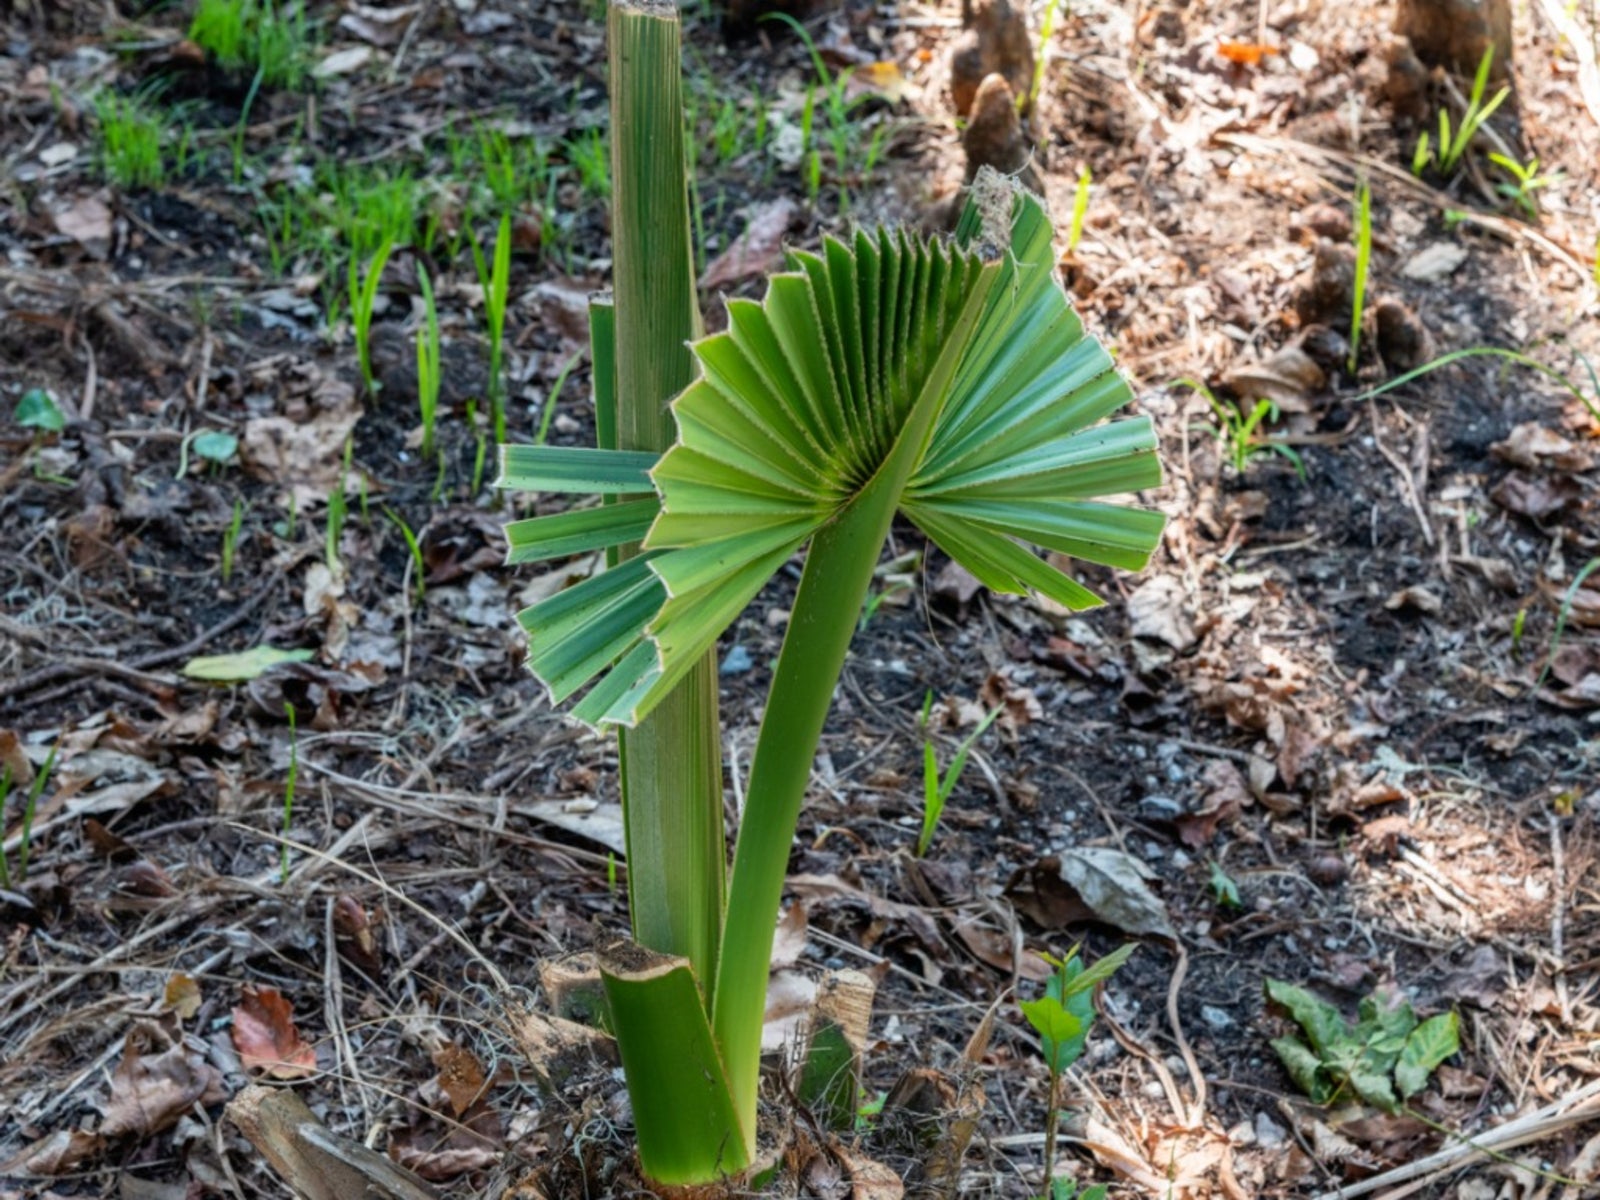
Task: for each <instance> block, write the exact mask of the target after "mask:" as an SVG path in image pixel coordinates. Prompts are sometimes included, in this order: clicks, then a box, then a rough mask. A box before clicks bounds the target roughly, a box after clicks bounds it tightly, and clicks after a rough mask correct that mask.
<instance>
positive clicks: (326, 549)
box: [322, 476, 349, 575]
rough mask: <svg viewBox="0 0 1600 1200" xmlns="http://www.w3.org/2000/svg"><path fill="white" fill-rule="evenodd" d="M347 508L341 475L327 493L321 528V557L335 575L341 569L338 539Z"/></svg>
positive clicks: (341, 535)
mask: <svg viewBox="0 0 1600 1200" xmlns="http://www.w3.org/2000/svg"><path fill="white" fill-rule="evenodd" d="M348 510H349V502H348V501H347V500H346V499H345V496H344V479H343V477H342V476H341V477H340V480H339V486H338V487H336V488H334V489H333V491H331V492H329V493H328V520H327V524H326V525H325V527H324V529H323V537H322V557H323V561H324V562H326V563H327V565H328V570H330V571H332V572H333V573H334V574H335V575H337V574H338V573H339V572H340V570H341V569H342V567H341V564H340V561H339V540H340V539H341V538H342V537H344V519H345V515H346V513H347V512H348Z"/></svg>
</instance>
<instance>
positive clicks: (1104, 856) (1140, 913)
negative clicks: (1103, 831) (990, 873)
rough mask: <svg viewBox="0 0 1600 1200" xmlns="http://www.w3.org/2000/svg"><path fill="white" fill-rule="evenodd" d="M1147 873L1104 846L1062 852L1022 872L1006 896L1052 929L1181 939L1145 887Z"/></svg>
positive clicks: (1133, 860)
mask: <svg viewBox="0 0 1600 1200" xmlns="http://www.w3.org/2000/svg"><path fill="white" fill-rule="evenodd" d="M1147 877H1148V871H1147V869H1146V868H1145V866H1144V865H1143V864H1142V863H1140V862H1139V861H1138V859H1136V858H1134V857H1133V856H1132V855H1129V854H1124V853H1123V852H1122V851H1120V850H1112V849H1110V848H1107V847H1102V846H1086V847H1082V848H1080V849H1076V850H1067V851H1063V852H1062V853H1061V855H1060V856H1058V857H1050V858H1042V859H1040V860H1039V861H1038V862H1037V863H1035V864H1034V865H1033V866H1032V867H1029V868H1025V869H1023V870H1021V871H1018V872H1017V873H1016V874H1015V875H1014V876H1012V879H1011V882H1010V883H1009V884H1007V886H1006V891H1007V894H1008V895H1009V896H1010V897H1011V898H1012V901H1013V902H1014V903H1015V904H1016V906H1017V907H1018V908H1019V909H1021V910H1022V911H1023V912H1025V913H1027V914H1028V915H1029V916H1030V917H1032V918H1033V919H1034V920H1035V921H1037V922H1038V923H1039V924H1040V925H1043V926H1044V927H1045V928H1047V929H1060V928H1062V927H1063V926H1066V925H1071V924H1075V923H1077V922H1081V921H1099V922H1100V923H1102V924H1104V925H1109V926H1111V927H1112V928H1113V929H1120V930H1122V931H1123V932H1124V933H1130V934H1135V935H1144V934H1148V935H1154V936H1156V937H1163V938H1167V939H1169V940H1172V941H1176V940H1177V936H1178V934H1177V931H1176V930H1175V929H1174V928H1173V927H1172V919H1171V917H1169V916H1168V915H1167V906H1166V905H1165V904H1163V903H1162V902H1161V901H1160V900H1159V899H1158V898H1157V897H1156V895H1155V893H1153V892H1152V891H1151V890H1150V888H1149V885H1148V884H1146V883H1145V879H1146V878H1147Z"/></svg>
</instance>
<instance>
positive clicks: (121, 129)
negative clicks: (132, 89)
mask: <svg viewBox="0 0 1600 1200" xmlns="http://www.w3.org/2000/svg"><path fill="white" fill-rule="evenodd" d="M94 115H95V123H96V125H97V126H98V134H99V143H100V150H99V162H100V171H101V174H103V175H104V176H105V178H106V179H107V180H108V181H109V182H110V183H112V184H113V185H115V186H116V187H119V188H123V189H125V190H135V189H139V188H156V187H160V186H161V185H162V184H163V183H165V182H166V179H167V166H166V161H165V159H164V158H163V157H162V154H161V142H162V137H163V130H162V122H161V119H160V118H159V117H157V116H156V115H155V114H154V113H153V112H151V111H150V109H149V107H148V104H147V101H146V100H145V99H144V98H143V97H139V96H118V95H117V94H116V93H114V92H101V93H100V94H99V95H97V96H96V97H95V98H94Z"/></svg>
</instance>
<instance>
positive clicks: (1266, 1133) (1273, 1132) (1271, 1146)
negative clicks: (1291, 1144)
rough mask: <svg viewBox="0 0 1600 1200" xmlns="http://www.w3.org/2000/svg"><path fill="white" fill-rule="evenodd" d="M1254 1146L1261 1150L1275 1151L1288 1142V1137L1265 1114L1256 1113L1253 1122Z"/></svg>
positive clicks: (1279, 1126)
mask: <svg viewBox="0 0 1600 1200" xmlns="http://www.w3.org/2000/svg"><path fill="white" fill-rule="evenodd" d="M1255 1130H1256V1144H1257V1145H1258V1146H1260V1147H1261V1148H1262V1149H1263V1150H1275V1149H1277V1148H1278V1147H1279V1146H1281V1145H1283V1144H1284V1142H1286V1141H1287V1140H1288V1137H1289V1135H1288V1134H1287V1133H1286V1132H1285V1131H1284V1128H1283V1126H1281V1125H1279V1124H1278V1123H1277V1122H1276V1121H1274V1120H1273V1119H1272V1118H1271V1117H1269V1116H1267V1114H1266V1113H1257V1114H1256V1120H1255Z"/></svg>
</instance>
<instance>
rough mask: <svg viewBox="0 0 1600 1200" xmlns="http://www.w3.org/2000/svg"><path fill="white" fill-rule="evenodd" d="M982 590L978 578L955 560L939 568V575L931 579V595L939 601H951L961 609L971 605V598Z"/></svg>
mask: <svg viewBox="0 0 1600 1200" xmlns="http://www.w3.org/2000/svg"><path fill="white" fill-rule="evenodd" d="M982 588H983V584H982V582H981V581H980V580H979V579H978V577H977V576H976V575H974V574H973V573H972V572H971V571H969V570H967V569H966V568H965V567H963V566H962V565H961V564H960V563H958V562H956V561H955V559H951V560H950V561H948V562H946V563H945V564H944V566H942V567H940V568H939V573H938V574H937V575H936V576H934V579H933V594H934V595H935V596H936V597H937V598H939V599H940V600H949V601H953V602H954V603H955V604H957V605H959V606H961V607H965V606H966V605H968V604H971V603H972V598H973V597H974V596H976V595H977V594H978V592H979V591H980V590H982Z"/></svg>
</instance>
